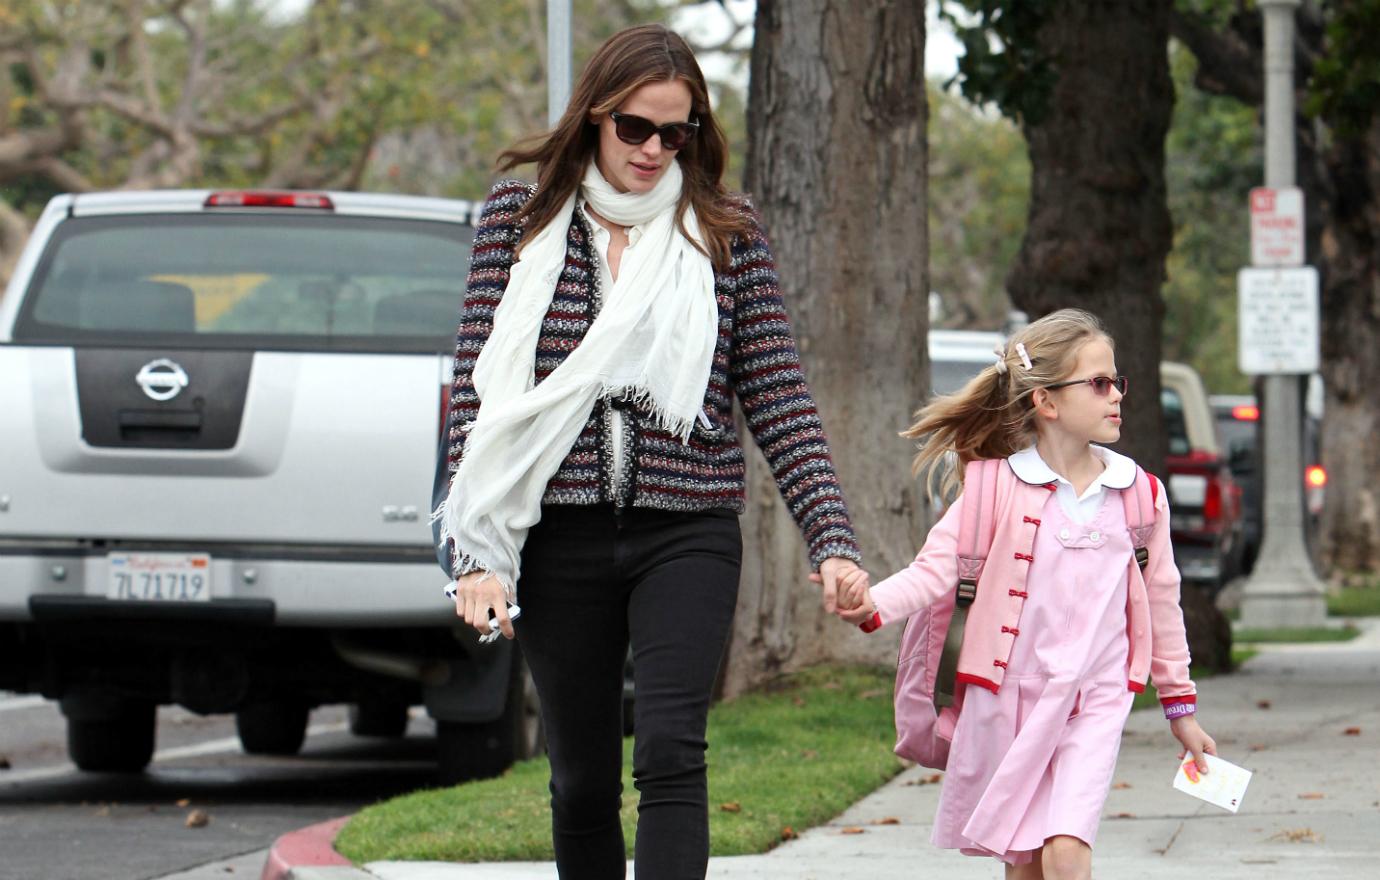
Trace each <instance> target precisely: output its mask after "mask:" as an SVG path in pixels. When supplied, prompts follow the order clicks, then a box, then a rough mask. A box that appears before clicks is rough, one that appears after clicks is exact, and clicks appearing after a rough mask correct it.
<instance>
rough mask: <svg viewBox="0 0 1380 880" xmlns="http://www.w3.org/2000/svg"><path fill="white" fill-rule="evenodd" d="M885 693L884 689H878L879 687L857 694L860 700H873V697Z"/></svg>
mask: <svg viewBox="0 0 1380 880" xmlns="http://www.w3.org/2000/svg"><path fill="white" fill-rule="evenodd" d="M885 693H886V691H884V690H880V689H878V690H870V691H863V692H862V693H860V694H858V699H860V700H875V699H877V698H878V697H880V696H882V695H883V694H885Z"/></svg>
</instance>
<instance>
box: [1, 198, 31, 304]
mask: <svg viewBox="0 0 1380 880" xmlns="http://www.w3.org/2000/svg"><path fill="white" fill-rule="evenodd" d="M28 237H29V222H28V220H26V219H25V218H24V215H23V214H21V213H19V212H18V211H16V210H14V209H13V208H11V207H10V206H9V205H8V204H6V203H5V200H4V199H0V299H4V298H5V285H7V284H9V282H10V275H11V274H13V273H14V266H15V263H17V262H19V252H20V251H22V250H23V249H24V242H25V241H27V240H28Z"/></svg>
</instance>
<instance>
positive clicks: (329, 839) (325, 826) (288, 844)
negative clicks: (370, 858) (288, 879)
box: [259, 816, 353, 880]
mask: <svg viewBox="0 0 1380 880" xmlns="http://www.w3.org/2000/svg"><path fill="white" fill-rule="evenodd" d="M348 821H350V817H349V816H341V817H340V818H339V819H332V820H330V821H329V822H322V823H320V824H318V825H309V826H307V827H306V828H302V829H300V830H297V831H290V832H288V833H287V834H284V835H283V836H282V837H279V838H278V839H277V840H275V841H274V842H273V846H272V848H271V849H269V851H268V860H267V861H265V862H264V871H263V873H262V874H261V875H259V880H283V877H285V876H286V875H287V872H288V871H290V870H292V869H293V868H297V867H300V866H302V865H349V864H353V863H352V862H351V861H350V860H349V859H347V858H345V857H344V856H342V855H341V854H340V853H338V852H336V851H335V847H333V846H332V845H331V844H332V843H333V842H334V841H335V836H336V835H337V834H339V833H340V829H341V828H343V827H345V823H346V822H348Z"/></svg>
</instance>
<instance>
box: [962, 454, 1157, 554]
mask: <svg viewBox="0 0 1380 880" xmlns="http://www.w3.org/2000/svg"><path fill="white" fill-rule="evenodd" d="M1159 494H1160V493H1159V485H1158V483H1157V482H1156V481H1155V478H1154V477H1151V476H1150V475H1149V474H1147V473H1146V472H1145V471H1144V470H1143V469H1142V468H1141V467H1140V466H1137V467H1136V479H1135V481H1134V482H1133V483H1131V485H1130V486H1129V487H1127V488H1125V489H1122V490H1121V502H1122V504H1123V505H1125V507H1126V528H1127V529H1128V530H1129V531H1130V533H1131V545H1132V546H1133V547H1135V548H1136V564H1137V565H1139V566H1140V570H1141V571H1142V572H1144V571H1145V567H1146V566H1147V565H1149V564H1150V551H1149V549H1148V547H1147V545H1148V544H1149V542H1150V533H1151V532H1153V531H1154V530H1155V504H1156V502H1157V501H1158V500H1159ZM960 546H961V545H960Z"/></svg>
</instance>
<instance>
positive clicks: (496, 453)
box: [433, 160, 719, 599]
mask: <svg viewBox="0 0 1380 880" xmlns="http://www.w3.org/2000/svg"><path fill="white" fill-rule="evenodd" d="M580 195H583V197H584V198H585V199H587V200H588V201H589V203H590V205H591V206H592V207H593V208H594V210H595V211H596V212H598V213H599V215H600V216H602V217H605V218H607V219H608V220H610V221H612V222H613V223H616V224H618V225H620V226H641V227H642V232H641V237H640V238H639V239H638V242H637V244H636V245H635V246H631V247H629V248H627V249H626V250H625V251H624V252H623V257H622V261H621V266H620V270H619V273H618V280H617V281H616V282H615V283H614V285H613V289H612V290H610V291H607V292H606V293H605V295H604V300H603V306H602V308H601V309H600V312H599V314H598V315H597V316H596V317H595V319H594V321H593V323H592V324H591V325H590V327H589V331H588V332H587V333H586V334H585V337H584V340H583V341H581V342H580V344H579V346H578V347H576V349H575V350H574V351H572V352H571V353H570V355H569V356H568V357H567V358H566V359H565V360H564V361H563V362H562V363H561V364H560V366H558V367H557V368H556V369H555V370H554V371H553V372H552V373H551V374H550V375H549V376H547V377H546V379H545V380H543V381H542V383H541V384H540V385H537V384H536V379H535V368H536V355H537V341H538V338H539V337H540V335H541V325H542V320H543V318H544V317H545V315H546V312H547V310H548V309H549V308H550V307H551V298H552V296H553V295H554V293H555V290H556V282H557V279H559V278H560V275H561V271H562V269H563V268H564V267H565V258H566V236H567V233H568V230H569V228H570V223H571V218H572V216H573V215H574V211H575V203H576V198H577V197H578V196H580ZM680 195H681V171H680V163H679V162H677V161H674V160H673V161H672V162H671V164H670V166H669V167H668V168H667V169H666V172H665V173H664V174H663V175H662V177H661V180H660V181H659V182H658V183H657V185H656V187H654V188H653V189H652V190H650V191H649V192H646V193H643V194H634V193H620V192H618V191H616V190H615V189H614V188H613V187H612V186H610V185H609V183H608V182H607V181H606V180H604V176H603V175H602V174H600V173H599V170H598V168H597V167H596V166H595V164H594V163H593V162H591V163H590V164H589V166H588V168H587V169H586V170H585V176H584V180H583V181H582V183H581V186H580V187H579V188H577V191H576V193H574V194H572V195H571V197H570V198H569V199H567V200H566V203H565V204H564V205H563V206H562V208H561V212H560V213H559V214H558V215H557V216H556V217H555V218H554V219H552V221H551V222H550V223H548V224H547V225H546V227H545V228H543V229H542V230H541V231H539V232H538V233H537V234H536V236H534V237H533V238H532V239H531V240H530V241H529V242H528V243H527V245H526V246H525V247H524V248H523V250H522V258H521V259H520V260H518V262H516V263H514V264H513V267H512V271H511V274H510V275H509V277H508V287H507V288H506V289H505V290H504V292H503V299H502V301H501V302H500V303H499V305H498V308H497V309H496V310H495V312H494V326H493V332H492V334H491V335H490V336H489V339H488V341H487V342H486V343H485V345H484V348H483V349H482V350H481V351H480V353H479V359H478V361H476V363H475V367H474V386H475V391H476V392H477V393H478V395H479V400H480V405H479V415H478V417H477V418H476V419H475V421H474V422H472V423H471V424H470V425H469V426H468V428H469V431H468V437H467V438H466V440H465V451H464V455H463V456H462V458H461V460H460V468H459V470H458V471H456V474H455V478H454V480H453V481H452V482H451V486H450V493H449V495H448V496H447V497H446V501H445V503H444V504H442V505H441V507H440V508H438V509H437V511H436V513H435V514H434V515H433V516H434V517H435V518H438V519H440V521H441V544H442V546H444V545H445V542H446V540H447V539H454V541H455V549H456V565H457V567H462V566H463V567H464V568H471V567H478V568H482V569H484V570H486V571H488V572H490V573H491V574H493V575H494V576H496V577H498V579H499V581H500V582H501V583H502V584H503V586H504V588H505V589H506V590H507V591H508V595H509V597H510V598H511V599H515V598H516V588H517V580H518V573H519V559H520V556H519V554H520V553H521V552H522V545H523V543H524V542H525V541H526V539H527V531H528V530H529V529H530V528H531V527H532V526H533V525H535V524H536V523H537V521H538V520H539V519H541V499H542V496H543V495H544V494H545V491H546V484H547V481H549V480H550V479H551V477H552V476H553V475H554V474H555V473H556V471H557V470H559V469H560V466H561V462H562V461H564V459H565V456H566V454H567V453H568V452H569V451H570V447H571V446H572V445H574V443H575V440H576V439H577V438H578V437H579V435H580V431H581V429H582V428H583V427H584V425H585V423H586V422H587V421H588V419H589V414H590V411H591V410H592V408H593V406H594V403H595V401H597V400H598V399H600V398H601V397H604V396H606V395H612V396H615V397H627V398H629V399H632V400H634V401H636V402H638V403H641V404H646V405H647V406H648V407H649V408H650V409H651V412H652V415H653V416H654V418H655V419H656V422H657V426H658V427H659V428H661V429H663V430H666V431H668V432H670V433H672V434H674V435H676V436H678V437H680V438H681V441H682V442H685V441H686V440H687V439H688V437H689V435H690V430H691V428H692V427H693V425H694V421H695V418H696V416H697V415H698V414H699V412H700V407H701V405H702V403H703V400H704V394H705V389H706V388H707V387H708V385H709V369H710V365H711V361H712V359H713V354H714V343H715V340H716V338H717V335H718V327H719V313H718V306H717V303H716V301H715V297H714V270H713V265H712V264H711V262H710V260H709V258H708V257H706V256H705V255H704V254H703V253H701V252H700V251H699V250H697V249H696V248H695V246H694V245H693V244H691V241H690V239H687V238H686V237H685V236H683V235H681V234H680V230H679V229H678V228H677V226H676V219H675V213H676V205H677V204H678V203H679V201H680ZM685 229H686V232H688V233H689V235H690V238H691V239H694V240H696V241H699V240H701V236H700V228H699V223H698V221H697V219H696V217H695V211H694V209H693V208H688V209H687V210H686V212H685Z"/></svg>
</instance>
